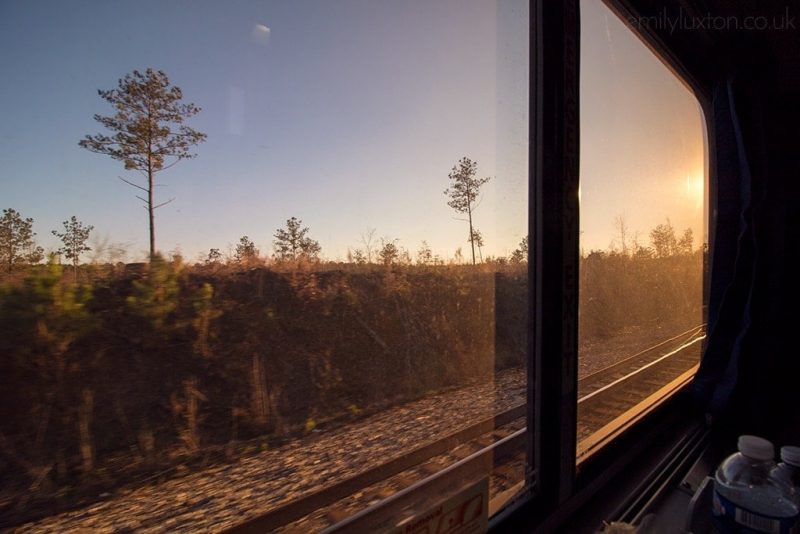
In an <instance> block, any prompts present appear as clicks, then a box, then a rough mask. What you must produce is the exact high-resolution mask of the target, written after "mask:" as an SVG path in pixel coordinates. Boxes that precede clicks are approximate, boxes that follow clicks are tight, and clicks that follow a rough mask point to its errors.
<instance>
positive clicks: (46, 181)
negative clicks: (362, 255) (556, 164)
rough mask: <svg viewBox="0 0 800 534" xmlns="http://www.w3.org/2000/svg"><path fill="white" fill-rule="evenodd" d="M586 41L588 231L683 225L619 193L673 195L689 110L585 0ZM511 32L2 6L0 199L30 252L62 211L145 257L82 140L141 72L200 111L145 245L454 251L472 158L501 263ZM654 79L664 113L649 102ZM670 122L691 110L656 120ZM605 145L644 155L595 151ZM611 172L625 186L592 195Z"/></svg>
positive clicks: (444, 7)
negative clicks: (303, 229)
mask: <svg viewBox="0 0 800 534" xmlns="http://www.w3.org/2000/svg"><path fill="white" fill-rule="evenodd" d="M612 19H613V17H612ZM264 28H268V29H269V31H268V32H267V31H264ZM626 32H627V33H626ZM584 35H585V39H584V40H585V41H586V40H587V39H589V38H591V39H599V40H600V41H599V42H597V43H596V44H595V45H593V46H591V47H589V48H587V47H584V53H583V61H584V69H583V72H582V76H583V78H582V79H583V83H584V86H583V87H582V98H583V102H582V110H581V112H582V142H583V143H584V145H583V146H584V152H583V154H582V165H583V168H582V180H583V181H584V185H583V186H582V194H583V201H584V202H583V205H584V209H583V213H582V220H583V223H582V228H583V229H584V234H583V239H584V241H585V243H584V244H585V245H586V246H587V247H588V248H605V247H606V246H607V245H608V242H609V241H610V236H612V235H613V218H614V216H615V215H617V214H619V213H621V212H625V215H626V217H627V218H628V219H629V223H630V225H631V226H632V227H635V228H636V227H640V228H641V229H642V230H645V233H646V230H649V228H652V226H654V224H652V223H653V221H657V222H661V221H663V215H664V213H667V214H671V215H667V216H671V217H672V219H673V223H674V224H675V226H676V227H679V228H683V227H685V226H686V225H687V224H685V221H689V220H690V218H691V217H690V214H689V215H686V214H683V213H682V212H681V210H683V208H680V209H677V208H675V206H673V205H670V206H666V205H664V206H662V208H663V209H659V210H654V209H652V208H650V209H645V210H642V213H639V211H640V210H638V208H637V206H641V204H642V202H641V201H640V200H641V198H643V197H644V196H646V195H647V194H649V192H650V191H653V190H655V189H653V188H658V187H661V188H662V189H664V191H667V190H669V191H672V189H670V188H673V186H674V187H675V188H677V189H675V191H677V193H675V195H677V196H676V199H675V202H677V203H678V204H680V206H684V205H685V204H687V200H686V199H685V198H683V197H682V196H681V195H683V193H682V192H681V191H683V190H681V189H680V187H684V188H685V184H686V176H687V174H691V173H693V172H694V173H696V172H702V146H701V148H700V150H699V152H698V149H697V139H698V132H700V137H699V139H700V140H701V142H702V135H701V133H702V132H701V130H700V129H699V128H698V124H699V122H698V119H697V118H696V117H697V112H696V109H694V111H692V109H693V108H692V106H695V108H696V104H694V103H693V100H692V97H691V96H689V95H688V92H687V91H686V89H685V88H683V87H682V86H680V84H679V83H676V82H675V81H674V80H672V81H671V80H670V79H669V77H668V76H671V75H670V74H669V73H668V71H666V69H665V68H664V67H663V65H661V64H660V63H658V61H657V60H655V59H654V58H653V57H652V54H650V52H649V51H647V50H646V49H644V47H642V46H641V44H640V43H638V41H637V40H636V39H635V38H634V37H633V36H632V34H630V32H628V30H627V29H625V28H624V27H622V25H621V24H619V23H617V22H615V21H614V20H611V21H610V22H609V18H608V14H607V11H606V10H605V8H604V7H602V6H601V5H600V2H599V1H595V0H590V1H588V2H584ZM527 45H528V35H527V7H526V2H523V1H520V0H508V1H501V2H490V1H486V0H437V1H428V0H415V1H412V0H361V1H356V0H335V1H333V0H318V1H311V0H302V1H281V2H278V1H263V0H262V1H240V0H237V1H230V2H213V1H202V0H192V1H178V0H169V1H163V0H159V1H149V2H148V1H139V2H117V1H111V2H109V1H76V0H71V1H69V2H62V1H40V2H24V1H21V0H20V1H17V0H0V65H2V68H3V72H4V83H3V84H0V116H1V117H3V119H2V121H0V207H3V208H5V207H13V208H15V209H17V210H18V211H20V212H21V213H22V214H23V215H24V216H26V217H33V218H34V219H35V230H36V231H37V232H38V239H39V241H40V243H41V244H42V245H44V246H45V247H46V248H53V247H55V246H56V245H57V244H56V241H55V238H54V237H53V236H51V235H50V230H51V229H56V228H59V227H60V222H61V221H63V220H65V219H67V218H68V217H69V216H71V215H76V216H77V217H78V218H79V219H81V220H82V221H84V222H86V223H88V224H92V225H94V226H95V234H96V235H99V236H107V237H108V238H110V239H111V240H112V241H114V242H118V243H125V244H126V245H127V246H128V247H129V249H130V251H131V254H130V255H129V259H136V258H141V257H143V253H144V251H145V249H146V247H147V224H146V223H147V219H146V212H145V210H144V209H143V208H142V206H141V204H140V203H139V201H137V200H136V199H135V198H134V194H135V193H136V191H135V190H134V189H132V188H131V187H129V186H126V185H125V184H124V183H122V181H120V180H119V179H118V176H123V177H126V178H128V179H134V178H135V177H136V175H134V174H132V173H130V172H126V171H124V169H123V167H122V164H121V163H120V162H117V161H114V160H111V159H110V158H108V157H105V156H101V155H97V154H92V153H90V152H88V151H86V150H84V149H81V148H79V147H78V141H79V140H80V139H81V138H82V137H83V136H84V135H86V134H95V133H98V132H100V131H102V128H101V127H100V125H99V124H98V123H96V122H95V121H94V120H93V119H92V116H93V115H94V114H95V113H99V114H111V112H112V110H111V108H110V107H109V106H108V105H107V104H106V103H105V102H104V101H103V100H102V99H100V98H99V97H98V95H97V90H98V89H111V88H113V87H115V86H116V83H117V80H118V79H119V78H120V77H122V76H123V75H125V74H126V73H128V72H130V71H132V70H133V69H140V70H143V69H145V68H147V67H152V68H155V69H162V70H164V71H165V72H166V73H167V74H168V76H169V78H170V80H171V82H172V83H173V84H175V85H177V86H179V87H181V88H182V90H183V92H184V97H185V100H186V101H190V102H194V103H195V104H197V105H199V106H200V107H201V108H203V111H202V112H201V113H200V114H199V115H198V116H197V117H195V118H194V119H193V120H192V121H191V122H190V125H191V126H193V127H194V128H196V129H198V130H200V131H202V132H205V133H206V134H208V140H207V142H206V143H204V144H202V145H200V146H199V147H197V149H196V152H197V154H198V157H197V158H196V159H193V160H188V161H184V162H181V163H180V164H178V165H176V166H175V167H173V168H171V169H169V170H166V171H164V172H163V173H161V174H160V175H159V176H158V181H159V182H160V183H162V184H164V186H163V187H159V188H158V189H157V201H163V200H166V199H168V198H171V197H175V198H176V200H175V201H174V202H173V203H171V204H169V205H167V206H165V207H163V208H161V209H160V210H158V211H157V212H156V222H157V225H156V240H157V245H158V248H159V249H160V250H163V251H172V250H175V249H179V250H180V251H181V252H182V253H183V254H184V255H185V256H187V257H188V258H190V259H195V258H197V257H198V255H200V254H203V253H204V252H207V250H208V249H209V248H211V247H215V248H220V249H222V250H223V252H225V251H226V250H227V248H228V247H229V245H232V244H234V243H235V242H236V241H238V239H239V237H240V236H242V235H248V236H250V237H251V238H252V239H253V240H254V241H255V242H256V244H257V246H258V247H259V248H260V249H261V250H262V251H264V252H271V249H272V247H271V242H272V234H273V233H274V232H275V229H276V228H278V227H279V226H282V225H283V224H284V222H285V220H286V219H288V218H289V217H292V216H295V217H298V218H300V219H302V220H303V222H304V224H305V225H307V226H309V227H310V228H311V232H310V235H311V236H312V237H314V238H316V239H317V240H318V241H319V242H320V244H321V245H322V248H323V254H324V255H325V257H327V258H330V259H337V258H340V259H343V258H344V257H345V255H346V252H347V248H348V247H354V246H357V245H358V241H359V237H360V235H361V234H362V233H364V232H365V231H366V230H367V228H375V229H376V232H375V235H376V237H388V238H391V239H395V238H396V239H399V244H400V245H402V246H404V247H407V248H408V249H410V250H411V251H412V252H413V251H416V249H417V248H418V247H419V244H420V242H421V241H422V240H423V239H425V240H427V241H428V243H429V244H430V245H431V247H432V248H433V249H434V252H436V253H439V254H441V255H442V256H444V257H452V256H453V253H454V251H455V249H456V248H457V247H462V248H463V250H464V252H465V253H466V251H467V248H468V245H467V242H466V240H467V236H468V230H467V226H466V223H464V222H463V221H460V220H458V219H457V215H456V214H455V213H453V212H452V210H451V209H450V208H448V207H447V204H446V200H447V199H446V198H445V196H444V195H443V194H442V192H443V190H444V189H445V188H446V187H447V186H448V183H447V182H448V180H447V174H448V172H449V171H450V168H451V167H452V166H453V165H454V164H455V163H456V161H457V160H458V159H459V158H461V157H462V156H468V157H470V158H472V159H474V160H477V162H478V172H479V174H480V175H481V176H491V177H492V180H491V182H490V183H489V184H488V185H487V186H486V187H485V190H484V196H483V198H482V200H481V204H480V206H479V207H478V209H477V211H476V213H475V220H476V225H477V227H478V228H479V229H480V230H481V231H482V232H483V235H484V240H485V242H486V247H485V249H484V251H483V254H484V255H487V254H490V255H497V254H508V253H509V252H511V251H512V250H513V249H514V248H515V247H516V246H517V244H518V242H519V241H520V239H522V237H523V236H524V235H525V233H526V225H527V223H526V217H527V206H526V200H527V143H528V132H527V121H528V106H527V95H528V85H527V77H528V72H527V60H528V51H527ZM637 47H638V48H637ZM643 65H644V66H643ZM615 67H616V68H617V70H616V71H614V70H611V72H614V73H615V75H616V77H615V78H614V79H609V78H608V76H607V73H608V72H609V71H610V69H613V68H615ZM630 69H638V72H644V73H645V76H644V78H642V76H641V75H636V76H635V77H631V74H630ZM642 69H644V70H643V71H642ZM659 69H660V70H659ZM665 73H666V75H665ZM667 75H668V76H667ZM631 84H633V89H631ZM670 84H671V85H670ZM654 90H655V91H658V95H659V98H662V101H663V102H664V103H665V105H663V106H659V108H660V109H661V111H660V112H652V111H651V112H648V111H646V110H648V109H650V110H652V108H653V106H652V105H651V103H652V99H653V96H652V94H650V93H652V91H654ZM648 92H650V93H648ZM648 94H650V96H647V95H648ZM597 95H601V96H600V97H598V96H597ZM637 95H640V96H637ZM626 106H627V107H626ZM640 108H641V109H640ZM665 110H666V111H665ZM647 113H650V115H648V114H647ZM691 113H694V115H692V116H690V115H691ZM637 114H638V115H637ZM687 114H689V115H687ZM631 116H639V117H641V118H642V120H643V121H646V123H647V124H650V125H651V126H649V127H648V128H649V129H647V128H645V130H644V134H643V133H642V126H641V124H642V121H639V125H638V126H635V125H634V126H630V125H629V124H628V123H629V122H630V121H629V120H627V119H629V118H630V117H631ZM666 117H688V118H686V119H685V120H681V121H679V125H678V126H676V125H675V124H674V123H669V124H666V125H662V126H658V127H656V126H653V125H658V124H660V123H662V122H665V121H666V120H667V119H666ZM692 117H694V118H692ZM626 118H627V119H626ZM634 122H635V121H634ZM584 130H585V132H584ZM676 132H677V133H676ZM666 134H669V136H670V137H668V139H670V141H669V142H670V143H671V144H670V146H671V147H673V148H672V149H670V150H669V151H665V149H663V148H659V146H660V145H663V143H664V139H665V137H664V135H666ZM643 138H644V139H643ZM648 140H649V141H648ZM620 143H625V144H624V145H621V144H620ZM681 143H682V145H681ZM620 146H622V147H623V148H630V147H635V149H636V150H635V151H634V153H637V154H641V153H643V151H645V152H646V151H648V150H649V151H651V152H652V151H653V150H655V151H656V152H657V155H656V156H654V157H650V158H641V157H639V158H636V159H632V158H627V157H624V156H619V155H613V154H617V153H619V152H620V148H619V147H620ZM680 146H683V148H674V147H680ZM615 147H617V148H615ZM654 147H655V148H654ZM686 147H690V148H688V149H687V148H686ZM612 153H613V154H612ZM698 153H699V154H700V162H701V163H700V164H699V167H700V168H699V169H698V163H697V154H698ZM629 160H631V161H629ZM645 160H646V161H645ZM676 162H677V163H676ZM667 167H669V168H667ZM673 167H674V168H673ZM659 180H660V181H659ZM614 181H617V183H618V184H622V185H623V186H624V188H625V189H626V190H627V191H628V193H630V194H634V193H635V196H634V197H631V196H630V194H629V195H627V196H624V195H623V196H620V197H619V198H617V197H614V198H611V197H608V198H607V197H606V196H605V191H607V190H608V189H609V187H608V184H609V183H614ZM673 182H675V183H677V184H678V185H675V183H673ZM632 184H633V185H636V187H632ZM654 184H655V185H654ZM658 184H661V185H658ZM664 184H667V185H664ZM629 186H631V187H629ZM662 198H663V195H662ZM590 201H591V202H590ZM681 202H682V203H683V204H681ZM662 204H664V203H663V202H662ZM676 205H677V204H676ZM626 210H628V211H626ZM695 211H696V210H695ZM662 212H663V213H662ZM679 212H680V213H679ZM687 213H688V212H687ZM684 215H686V216H684ZM692 224H694V223H692Z"/></svg>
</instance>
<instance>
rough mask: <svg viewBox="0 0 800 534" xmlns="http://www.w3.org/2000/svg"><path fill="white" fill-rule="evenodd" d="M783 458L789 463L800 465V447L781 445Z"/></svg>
mask: <svg viewBox="0 0 800 534" xmlns="http://www.w3.org/2000/svg"><path fill="white" fill-rule="evenodd" d="M781 460H783V461H784V462H786V463H787V464H789V465H793V466H795V467H800V447H790V446H788V445H787V446H785V447H781Z"/></svg>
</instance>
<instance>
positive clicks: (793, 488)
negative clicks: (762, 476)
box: [770, 447, 800, 532]
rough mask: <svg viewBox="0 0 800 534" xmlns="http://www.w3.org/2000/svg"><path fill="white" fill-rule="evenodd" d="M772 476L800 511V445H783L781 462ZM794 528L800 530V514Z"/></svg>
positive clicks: (796, 511) (796, 512)
mask: <svg viewBox="0 0 800 534" xmlns="http://www.w3.org/2000/svg"><path fill="white" fill-rule="evenodd" d="M770 477H771V478H772V479H773V480H774V481H775V483H776V484H777V485H778V486H780V488H781V489H782V490H783V496H784V498H785V499H787V500H790V501H791V502H793V503H794V505H795V514H798V513H800V447H781V463H779V464H778V465H777V466H776V467H775V468H774V469H773V470H772V472H771V473H770ZM793 528H794V530H792V532H800V516H797V515H795V524H794V525H793Z"/></svg>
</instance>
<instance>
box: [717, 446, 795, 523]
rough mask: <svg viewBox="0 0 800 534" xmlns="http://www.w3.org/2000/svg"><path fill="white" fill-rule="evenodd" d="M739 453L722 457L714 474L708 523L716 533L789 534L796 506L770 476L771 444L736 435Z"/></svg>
mask: <svg viewBox="0 0 800 534" xmlns="http://www.w3.org/2000/svg"><path fill="white" fill-rule="evenodd" d="M738 448H739V452H737V453H736V454H733V455H731V456H729V457H728V458H726V459H725V460H724V461H723V462H722V464H720V466H719V467H718V468H717V472H716V476H715V477H714V500H713V517H712V523H713V525H714V528H715V529H716V531H717V532H719V533H720V534H732V533H737V534H741V533H746V534H750V533H756V532H769V533H772V534H789V533H790V532H791V529H792V527H793V526H794V523H795V520H796V518H797V506H796V505H795V503H794V502H792V501H791V500H790V499H787V498H786V497H785V495H784V490H783V489H782V487H781V486H780V485H779V484H778V482H777V481H776V480H775V479H774V478H772V477H771V476H770V474H771V471H772V470H773V469H774V468H775V462H774V460H773V458H774V457H775V449H774V447H773V446H772V443H770V442H769V441H767V440H765V439H763V438H759V437H756V436H740V437H739V442H738Z"/></svg>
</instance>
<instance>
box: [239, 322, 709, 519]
mask: <svg viewBox="0 0 800 534" xmlns="http://www.w3.org/2000/svg"><path fill="white" fill-rule="evenodd" d="M704 326H705V325H700V326H697V327H694V328H692V329H690V330H687V331H685V332H683V333H681V334H678V335H676V336H673V337H672V338H670V339H667V340H665V341H662V342H660V343H658V344H656V345H654V346H652V347H649V348H647V349H644V350H642V351H639V352H637V353H636V354H634V355H633V356H629V357H627V358H625V359H624V360H621V361H620V362H616V363H615V364H612V365H610V366H608V367H606V368H604V369H601V370H599V371H596V372H594V373H592V374H590V375H587V376H585V377H583V378H582V379H580V380H579V381H578V382H579V384H580V383H581V382H583V381H586V380H593V379H596V377H597V376H599V375H600V374H601V373H606V374H607V373H608V372H609V371H611V370H616V369H619V368H621V367H622V366H623V365H625V364H629V363H630V362H631V361H632V360H634V359H635V358H640V357H642V356H644V355H645V354H647V353H649V352H652V351H654V350H657V349H658V348H661V347H663V346H664V345H666V344H668V343H671V342H674V341H676V340H678V339H680V338H682V337H687V336H688V337H689V338H691V336H692V335H696V334H697V333H700V332H702V330H703V328H704ZM704 338H705V336H702V337H699V338H696V339H693V340H692V341H690V342H689V343H684V344H682V345H681V346H680V347H679V348H677V349H675V350H672V351H670V352H669V353H667V354H666V355H662V356H659V357H658V359H656V360H654V361H652V362H649V363H647V364H645V365H644V366H642V367H638V368H636V369H635V370H633V371H632V372H630V373H627V374H626V375H624V376H623V377H621V378H618V379H616V380H614V381H613V382H612V383H611V384H608V385H606V386H603V387H602V388H600V389H598V390H595V391H593V392H592V393H589V394H587V395H584V396H583V397H581V398H580V399H578V403H581V402H584V401H586V400H589V399H591V398H592V397H594V396H595V395H597V394H599V393H600V392H606V391H609V390H611V389H612V388H615V387H618V386H619V385H621V384H623V383H624V382H625V381H626V380H629V379H630V378H632V377H634V376H636V375H638V374H639V373H641V372H642V371H643V370H644V369H647V368H650V367H652V366H653V365H656V364H658V363H660V362H662V361H664V360H666V359H668V358H670V357H672V356H674V355H676V354H678V353H679V352H681V351H682V350H683V349H685V348H686V347H689V346H691V345H693V344H694V343H697V342H698V341H700V340H702V339H704ZM526 408H527V406H526V404H519V405H516V406H514V407H512V408H510V409H508V410H506V411H504V412H501V413H499V414H496V415H494V416H492V417H490V418H487V419H484V420H483V421H480V422H478V423H476V424H474V425H470V426H469V427H466V428H463V429H461V430H459V431H456V432H454V433H452V434H449V435H447V436H445V437H443V438H441V439H439V440H436V441H434V442H431V443H429V444H426V445H423V446H421V447H418V448H416V449H414V450H413V451H410V452H409V453H406V454H403V455H401V456H398V457H396V458H394V459H392V460H389V461H388V462H385V463H383V464H380V465H377V466H375V467H372V468H369V469H367V470H365V471H362V472H360V473H357V474H355V475H352V476H350V477H347V478H345V479H343V480H341V481H339V482H336V483H334V484H332V485H330V486H327V487H325V488H322V489H319V490H317V491H314V492H312V493H309V494H306V495H304V496H302V497H300V498H298V499H295V500H293V501H290V502H287V503H284V504H282V505H279V506H277V507H275V508H273V509H272V510H269V511H267V512H265V513H264V514H261V515H258V516H256V517H254V518H251V519H248V520H246V521H243V522H242V523H239V524H238V525H235V526H233V527H231V528H229V529H227V530H225V531H224V532H226V533H227V534H245V533H251V532H252V533H255V532H259V533H260V532H269V531H271V530H274V529H276V528H279V527H281V526H285V525H287V524H289V523H291V522H292V521H296V520H297V519H300V518H302V517H304V516H306V515H308V514H309V513H311V512H314V511H315V510H317V509H319V508H322V507H324V506H328V505H330V504H333V503H335V502H337V501H339V500H341V499H343V498H345V497H347V496H349V495H352V494H353V493H355V492H357V491H358V490H360V489H363V488H365V487H367V486H369V485H371V484H374V483H377V482H381V481H384V480H386V479H388V478H389V477H391V476H393V475H396V474H398V473H401V472H403V471H406V470H408V469H410V468H412V467H415V466H417V465H419V464H421V463H423V462H424V461H426V460H428V459H430V458H433V457H435V456H439V455H441V454H446V453H447V452H449V451H451V450H452V449H454V448H455V447H456V446H457V445H460V444H462V443H466V442H469V441H471V440H474V439H476V438H478V437H480V436H481V435H483V434H487V433H489V432H491V431H493V430H494V429H495V428H497V427H499V426H503V425H506V424H509V423H511V422H513V421H515V420H517V419H520V418H522V417H524V416H525V413H526ZM525 432H526V428H522V429H520V430H518V431H516V432H514V433H513V434H512V435H510V436H507V437H505V438H502V439H501V440H499V441H496V442H494V443H492V444H491V445H488V446H487V447H485V448H484V449H481V450H480V451H478V452H476V453H474V454H472V455H470V456H469V457H467V458H465V459H463V460H460V461H458V462H455V463H454V464H452V465H450V466H448V467H446V468H444V469H443V470H441V471H439V472H437V473H435V474H433V475H431V476H429V477H427V478H425V479H424V480H421V481H419V482H417V483H415V484H413V485H411V486H409V487H408V488H405V489H403V490H400V491H399V492H398V493H396V494H395V495H393V496H391V497H388V498H387V499H384V500H382V501H381V502H379V503H377V504H375V505H373V506H371V507H368V508H366V509H365V510H363V511H362V512H359V513H357V514H355V515H354V516H352V518H350V519H346V520H344V521H343V522H341V523H337V524H336V525H334V527H336V528H337V530H336V531H337V532H339V531H340V530H338V529H339V528H340V527H341V528H342V529H344V530H341V531H348V530H349V526H350V525H352V524H353V523H352V522H351V519H352V520H356V519H357V520H358V522H359V523H360V522H361V520H362V519H363V517H367V516H369V517H372V515H373V512H374V511H375V510H377V509H378V508H380V509H381V510H382V509H383V508H384V506H389V505H393V503H395V502H396V501H398V500H402V499H406V497H407V495H408V494H409V492H412V491H416V490H417V489H420V488H423V487H426V485H427V484H433V483H435V482H436V481H437V480H439V479H440V478H441V477H444V476H447V474H448V473H451V472H457V471H459V470H464V466H465V465H473V464H475V463H476V462H477V461H478V460H479V459H481V458H485V455H486V454H490V453H492V451H495V452H496V449H497V448H498V447H499V446H500V444H502V447H503V450H504V451H507V450H509V449H512V448H514V447H518V446H521V444H523V442H524V439H525ZM331 528H333V527H331ZM329 530H330V529H329ZM326 532H328V531H327V530H326Z"/></svg>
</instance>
